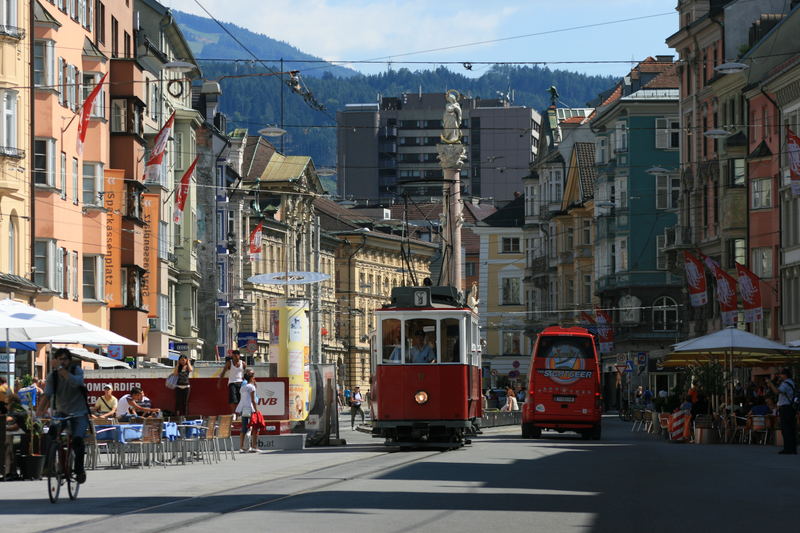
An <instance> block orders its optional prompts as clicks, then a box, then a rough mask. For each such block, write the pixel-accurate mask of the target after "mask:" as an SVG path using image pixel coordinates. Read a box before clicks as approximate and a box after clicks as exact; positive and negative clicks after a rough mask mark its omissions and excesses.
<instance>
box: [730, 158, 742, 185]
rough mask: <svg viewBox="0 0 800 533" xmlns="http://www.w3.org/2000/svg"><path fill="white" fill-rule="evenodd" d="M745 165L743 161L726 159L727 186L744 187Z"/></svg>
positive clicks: (740, 159)
mask: <svg viewBox="0 0 800 533" xmlns="http://www.w3.org/2000/svg"><path fill="white" fill-rule="evenodd" d="M744 182H745V165H744V159H742V158H738V159H728V186H729V187H744Z"/></svg>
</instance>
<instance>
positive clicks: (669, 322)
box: [653, 296, 678, 331]
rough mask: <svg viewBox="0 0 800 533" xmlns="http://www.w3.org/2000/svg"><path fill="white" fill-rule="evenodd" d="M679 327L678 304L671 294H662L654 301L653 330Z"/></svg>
mask: <svg viewBox="0 0 800 533" xmlns="http://www.w3.org/2000/svg"><path fill="white" fill-rule="evenodd" d="M677 329H678V304H677V303H675V300H673V299H672V298H670V297H669V296H661V297H660V298H656V301H655V302H653V331H675V330H677Z"/></svg>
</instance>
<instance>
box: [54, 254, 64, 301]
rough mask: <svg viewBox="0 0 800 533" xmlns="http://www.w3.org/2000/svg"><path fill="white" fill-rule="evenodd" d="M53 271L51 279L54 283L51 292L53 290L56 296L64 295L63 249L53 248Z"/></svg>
mask: <svg viewBox="0 0 800 533" xmlns="http://www.w3.org/2000/svg"><path fill="white" fill-rule="evenodd" d="M54 254H55V269H54V272H53V279H54V281H55V283H54V284H53V287H52V288H53V290H55V291H56V292H57V293H58V294H63V293H64V249H63V248H55V250H54Z"/></svg>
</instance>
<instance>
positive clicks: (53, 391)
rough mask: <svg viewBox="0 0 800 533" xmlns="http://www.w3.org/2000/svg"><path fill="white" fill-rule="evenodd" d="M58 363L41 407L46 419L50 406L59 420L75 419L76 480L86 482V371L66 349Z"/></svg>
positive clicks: (72, 427) (59, 352)
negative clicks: (84, 371) (84, 380)
mask: <svg viewBox="0 0 800 533" xmlns="http://www.w3.org/2000/svg"><path fill="white" fill-rule="evenodd" d="M54 360H55V362H56V364H57V366H56V367H55V368H54V369H53V370H52V371H51V372H50V375H48V376H47V385H46V386H45V389H44V396H43V397H42V401H41V402H40V403H39V406H38V414H39V416H42V415H43V414H44V413H45V412H46V411H47V408H48V407H51V406H52V409H51V410H52V412H53V413H54V414H55V416H57V417H71V418H69V419H68V420H67V423H69V429H70V433H71V434H72V449H73V451H74V452H75V478H76V479H77V481H78V483H84V482H85V481H86V470H85V469H84V466H83V465H84V461H83V459H84V457H85V455H86V443H85V442H84V439H85V438H86V431H87V430H88V429H89V404H88V393H87V390H86V385H84V383H83V369H82V368H81V365H80V363H78V362H73V361H72V353H71V352H70V351H69V350H67V349H66V348H59V349H58V350H56V353H55V357H54Z"/></svg>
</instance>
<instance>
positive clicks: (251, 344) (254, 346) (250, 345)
mask: <svg viewBox="0 0 800 533" xmlns="http://www.w3.org/2000/svg"><path fill="white" fill-rule="evenodd" d="M244 349H245V350H247V351H248V352H250V353H256V352H257V351H258V341H256V340H255V339H248V340H247V344H246V345H245V347H244Z"/></svg>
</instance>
